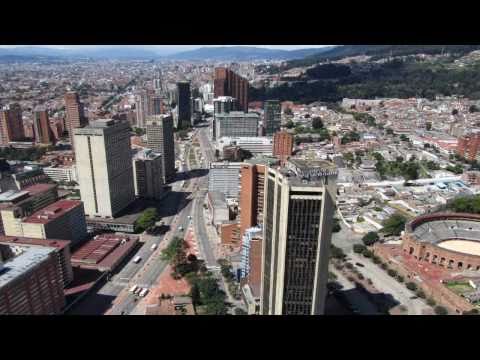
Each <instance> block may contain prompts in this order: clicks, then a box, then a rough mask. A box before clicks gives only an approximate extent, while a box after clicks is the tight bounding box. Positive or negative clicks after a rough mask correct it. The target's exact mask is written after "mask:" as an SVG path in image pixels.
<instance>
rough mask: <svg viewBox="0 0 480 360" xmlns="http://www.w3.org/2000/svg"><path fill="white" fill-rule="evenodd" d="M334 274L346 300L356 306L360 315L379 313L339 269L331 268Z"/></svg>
mask: <svg viewBox="0 0 480 360" xmlns="http://www.w3.org/2000/svg"><path fill="white" fill-rule="evenodd" d="M331 271H332V272H333V273H334V274H335V275H337V280H336V281H337V282H338V283H339V284H340V285H342V289H341V290H340V291H342V292H343V293H344V294H345V297H346V299H347V300H348V302H349V303H350V304H351V305H353V306H354V307H355V308H357V310H358V312H359V313H360V314H362V315H378V314H380V313H379V312H378V310H377V307H376V306H375V304H372V303H371V302H370V300H369V299H368V298H367V296H366V295H365V294H364V293H362V292H361V291H360V290H358V289H357V288H356V287H355V285H354V284H353V283H352V282H350V281H348V279H347V278H346V277H345V276H343V274H342V273H341V272H340V271H337V270H335V269H332V270H331Z"/></svg>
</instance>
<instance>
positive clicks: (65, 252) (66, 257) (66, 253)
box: [0, 236, 73, 287]
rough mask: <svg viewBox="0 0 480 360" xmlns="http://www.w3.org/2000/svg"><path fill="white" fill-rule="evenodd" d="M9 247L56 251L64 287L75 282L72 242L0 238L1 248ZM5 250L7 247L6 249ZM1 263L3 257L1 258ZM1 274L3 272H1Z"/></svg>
mask: <svg viewBox="0 0 480 360" xmlns="http://www.w3.org/2000/svg"><path fill="white" fill-rule="evenodd" d="M2 244H3V245H8V246H26V247H28V246H37V247H39V246H40V247H46V248H52V249H55V250H54V254H55V257H56V258H57V263H58V265H59V267H60V269H61V275H62V282H63V287H65V286H67V285H68V284H69V283H70V282H72V280H73V270H72V263H71V253H70V241H65V240H56V239H33V238H26V237H17V236H0V247H1V246H2ZM4 248H5V247H4ZM0 261H1V256H0ZM0 272H1V270H0Z"/></svg>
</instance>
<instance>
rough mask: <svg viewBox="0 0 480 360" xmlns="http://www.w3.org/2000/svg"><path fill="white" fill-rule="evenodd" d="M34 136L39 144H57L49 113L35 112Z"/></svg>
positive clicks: (41, 110)
mask: <svg viewBox="0 0 480 360" xmlns="http://www.w3.org/2000/svg"><path fill="white" fill-rule="evenodd" d="M33 136H34V138H35V143H37V144H43V145H50V144H52V143H54V142H55V137H54V135H53V132H52V129H51V128H50V121H49V119H48V111H47V110H45V109H38V110H37V111H35V116H34V118H33Z"/></svg>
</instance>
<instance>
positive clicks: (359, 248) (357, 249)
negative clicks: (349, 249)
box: [353, 244, 366, 254]
mask: <svg viewBox="0 0 480 360" xmlns="http://www.w3.org/2000/svg"><path fill="white" fill-rule="evenodd" d="M365 250H366V247H365V245H362V244H353V252H354V253H356V254H361V253H363V252H364V251H365Z"/></svg>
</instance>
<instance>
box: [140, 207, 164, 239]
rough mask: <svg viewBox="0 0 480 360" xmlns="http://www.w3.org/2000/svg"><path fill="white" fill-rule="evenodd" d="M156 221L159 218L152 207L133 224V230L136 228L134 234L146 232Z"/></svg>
mask: <svg viewBox="0 0 480 360" xmlns="http://www.w3.org/2000/svg"><path fill="white" fill-rule="evenodd" d="M158 219H159V216H158V212H157V209H155V208H153V207H151V208H147V209H146V210H145V211H144V212H143V213H142V215H140V217H139V218H138V219H137V221H136V222H135V228H136V231H135V232H137V233H138V232H142V231H145V230H147V229H148V228H150V227H152V226H153V225H155V223H156V222H157V220H158Z"/></svg>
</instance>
